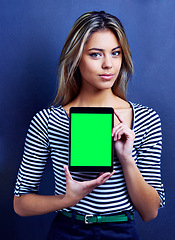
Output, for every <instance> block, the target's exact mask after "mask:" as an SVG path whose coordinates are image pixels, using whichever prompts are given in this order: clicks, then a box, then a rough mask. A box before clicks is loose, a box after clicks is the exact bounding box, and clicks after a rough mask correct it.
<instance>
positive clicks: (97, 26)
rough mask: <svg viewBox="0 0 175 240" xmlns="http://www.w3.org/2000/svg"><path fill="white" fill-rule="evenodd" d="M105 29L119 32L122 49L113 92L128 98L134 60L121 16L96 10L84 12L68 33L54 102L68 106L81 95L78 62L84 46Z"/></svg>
mask: <svg viewBox="0 0 175 240" xmlns="http://www.w3.org/2000/svg"><path fill="white" fill-rule="evenodd" d="M105 29H109V30H111V31H112V32H113V33H114V34H115V36H116V38H117V40H118V42H119V44H120V46H121V49H122V65H121V69H120V72H119V74H118V77H117V79H116V81H115V83H114V85H113V86H112V91H113V93H114V94H115V95H117V96H119V97H121V98H122V99H124V100H126V90H127V84H128V80H129V79H130V78H131V77H132V73H133V63H132V57H131V52H130V49H129V45H128V41H127V38H126V34H125V31H124V28H123V26H122V24H121V22H120V20H119V19H118V18H117V17H115V16H113V15H111V14H108V13H105V12H104V11H100V12H97V11H93V12H87V13H84V14H83V15H81V16H80V17H79V18H78V19H77V20H76V22H75V24H74V25H73V27H72V29H71V31H70V32H69V34H68V37H67V39H66V42H65V44H64V47H63V50H62V52H61V56H60V61H59V67H58V80H59V87H58V92H57V95H56V97H55V100H54V102H53V104H54V105H58V104H61V105H62V106H65V105H66V104H68V103H69V102H71V101H72V100H73V99H74V98H75V97H76V96H77V95H78V93H79V91H80V88H81V75H80V71H79V67H78V65H79V62H80V60H81V56H82V52H83V49H84V46H85V44H86V43H87V41H88V39H89V38H90V36H91V35H92V34H93V33H94V32H97V31H99V30H105Z"/></svg>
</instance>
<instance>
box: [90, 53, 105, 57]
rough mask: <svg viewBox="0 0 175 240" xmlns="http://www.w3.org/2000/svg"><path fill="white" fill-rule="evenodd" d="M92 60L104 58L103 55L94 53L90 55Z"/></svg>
mask: <svg viewBox="0 0 175 240" xmlns="http://www.w3.org/2000/svg"><path fill="white" fill-rule="evenodd" d="M89 55H90V56H91V57H92V58H100V57H102V53H98V52H94V53H90V54H89Z"/></svg>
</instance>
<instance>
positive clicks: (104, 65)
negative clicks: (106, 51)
mask: <svg viewBox="0 0 175 240" xmlns="http://www.w3.org/2000/svg"><path fill="white" fill-rule="evenodd" d="M102 68H103V69H111V68H112V61H111V57H110V56H105V57H104V58H103V63H102Z"/></svg>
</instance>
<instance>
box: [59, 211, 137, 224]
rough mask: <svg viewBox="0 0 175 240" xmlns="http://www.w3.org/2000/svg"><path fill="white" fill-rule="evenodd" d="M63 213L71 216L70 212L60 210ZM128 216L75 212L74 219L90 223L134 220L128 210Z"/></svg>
mask: <svg viewBox="0 0 175 240" xmlns="http://www.w3.org/2000/svg"><path fill="white" fill-rule="evenodd" d="M61 213H62V214H63V215H65V216H66V217H70V218H71V217H72V215H73V213H72V212H67V211H61ZM129 215H130V217H128V216H127V214H125V213H124V214H117V215H113V216H98V215H97V216H96V215H80V214H76V215H75V219H76V220H80V221H84V222H85V223H86V224H91V223H106V222H128V221H129V220H134V215H133V213H131V212H129Z"/></svg>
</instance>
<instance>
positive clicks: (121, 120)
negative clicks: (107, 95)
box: [114, 109, 125, 124]
mask: <svg viewBox="0 0 175 240" xmlns="http://www.w3.org/2000/svg"><path fill="white" fill-rule="evenodd" d="M114 114H115V116H116V117H117V118H118V120H119V122H121V123H123V124H125V121H124V119H123V118H122V117H121V116H120V114H119V112H118V111H117V110H115V109H114Z"/></svg>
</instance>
